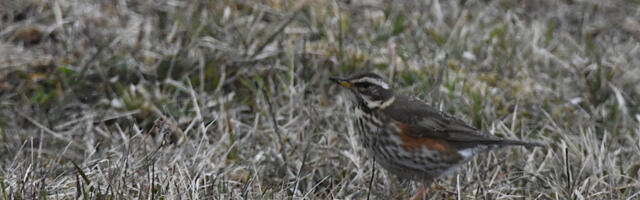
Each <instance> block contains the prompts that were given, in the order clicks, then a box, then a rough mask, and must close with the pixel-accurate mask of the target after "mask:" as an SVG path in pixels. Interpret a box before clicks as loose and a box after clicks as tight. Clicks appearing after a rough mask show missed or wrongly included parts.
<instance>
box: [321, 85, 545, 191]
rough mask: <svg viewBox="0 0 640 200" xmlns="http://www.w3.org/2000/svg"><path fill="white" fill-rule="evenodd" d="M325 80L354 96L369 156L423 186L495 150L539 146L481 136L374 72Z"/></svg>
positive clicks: (487, 135)
mask: <svg viewBox="0 0 640 200" xmlns="http://www.w3.org/2000/svg"><path fill="white" fill-rule="evenodd" d="M330 79H331V80H332V81H334V82H336V83H337V84H339V85H341V86H342V87H344V88H346V89H348V90H349V91H350V92H351V93H352V94H353V96H354V98H353V100H352V103H353V112H354V113H355V115H356V122H357V127H358V135H359V138H360V143H361V144H362V146H363V147H364V148H365V149H366V150H367V153H368V154H369V156H370V157H374V158H375V160H376V161H377V163H378V164H380V165H381V166H382V167H383V168H385V169H386V170H388V171H389V172H391V173H392V174H395V175H397V176H399V177H402V178H407V179H411V180H415V181H419V182H422V183H425V185H428V184H429V183H431V182H432V181H433V179H435V178H438V177H439V176H442V175H445V174H448V173H450V172H452V171H454V170H455V169H456V168H457V167H458V166H460V165H461V164H464V163H466V162H467V161H468V160H470V159H471V158H473V156H475V155H477V154H478V153H481V152H485V151H487V150H490V149H493V148H495V147H501V146H507V145H523V146H542V144H540V143H537V142H527V141H520V140H511V139H503V138H499V137H496V136H493V135H490V134H486V133H484V132H482V131H480V130H478V129H476V128H473V127H471V126H469V125H467V124H466V123H465V122H463V121H462V120H459V119H456V118H454V117H452V116H451V115H449V114H446V113H444V112H441V111H439V110H436V109H434V108H433V107H431V106H430V105H428V104H427V103H425V102H423V101H420V100H418V99H417V98H414V97H409V96H405V95H402V94H397V93H395V92H393V90H392V89H391V88H390V86H389V84H388V83H386V82H385V81H384V79H382V78H381V77H380V76H378V75H376V74H373V73H358V74H354V75H351V76H349V77H347V78H339V77H332V78H330Z"/></svg>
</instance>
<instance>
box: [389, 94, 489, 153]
mask: <svg viewBox="0 0 640 200" xmlns="http://www.w3.org/2000/svg"><path fill="white" fill-rule="evenodd" d="M395 101H396V102H394V103H393V104H391V105H390V106H389V107H387V108H385V109H384V110H383V112H385V115H386V116H389V117H390V118H391V119H392V120H394V121H397V122H400V123H403V124H405V125H406V126H407V128H408V129H409V132H410V134H414V135H415V136H416V137H425V138H437V139H442V140H446V141H448V142H450V143H452V144H453V145H455V146H459V147H462V148H468V147H473V146H476V145H478V144H483V143H487V144H491V143H496V142H499V141H501V139H500V138H498V137H495V136H492V135H488V134H483V133H482V132H481V131H479V130H478V129H476V128H473V127H471V126H468V125H467V124H466V123H465V122H463V121H462V120H459V119H456V118H455V117H453V116H451V115H448V114H446V113H444V112H441V111H438V110H436V109H435V108H433V107H431V106H429V105H428V104H427V103H425V102H422V101H420V100H418V99H415V98H411V97H407V96H403V95H396V100H395ZM456 144H458V145H456ZM460 145H462V146H460Z"/></svg>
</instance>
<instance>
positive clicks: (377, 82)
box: [329, 73, 395, 110]
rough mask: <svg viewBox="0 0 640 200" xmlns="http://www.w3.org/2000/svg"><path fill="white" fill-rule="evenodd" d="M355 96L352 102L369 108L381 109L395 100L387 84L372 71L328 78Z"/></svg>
mask: <svg viewBox="0 0 640 200" xmlns="http://www.w3.org/2000/svg"><path fill="white" fill-rule="evenodd" d="M329 79H331V80H332V81H334V82H336V83H337V84H339V85H340V86H342V87H344V88H346V89H348V90H349V91H351V93H352V94H353V95H354V96H355V99H354V103H356V104H357V105H361V106H366V107H367V108H369V109H371V110H375V109H383V108H386V107H388V106H389V105H391V103H393V101H394V100H395V97H394V95H393V91H391V88H390V87H389V84H388V83H387V82H386V81H385V80H384V79H383V78H382V77H380V76H378V75H377V74H374V73H357V74H354V75H351V76H349V77H346V78H341V77H331V78H329Z"/></svg>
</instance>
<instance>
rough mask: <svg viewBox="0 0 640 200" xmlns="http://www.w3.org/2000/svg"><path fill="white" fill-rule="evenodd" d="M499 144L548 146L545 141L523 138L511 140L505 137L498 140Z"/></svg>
mask: <svg viewBox="0 0 640 200" xmlns="http://www.w3.org/2000/svg"><path fill="white" fill-rule="evenodd" d="M495 144H497V145H501V146H512V145H513V146H525V147H544V146H546V145H545V144H544V143H542V142H540V141H522V140H510V139H503V140H499V141H496V143H495Z"/></svg>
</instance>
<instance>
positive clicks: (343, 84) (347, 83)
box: [329, 76, 351, 88]
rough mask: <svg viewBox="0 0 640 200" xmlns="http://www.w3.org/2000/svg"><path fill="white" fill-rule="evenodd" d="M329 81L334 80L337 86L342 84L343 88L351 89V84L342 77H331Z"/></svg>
mask: <svg viewBox="0 0 640 200" xmlns="http://www.w3.org/2000/svg"><path fill="white" fill-rule="evenodd" d="M329 80H332V81H333V82H336V83H337V84H340V85H341V86H342V87H345V88H351V83H350V82H349V81H347V80H345V79H344V78H340V77H335V76H332V77H329Z"/></svg>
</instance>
